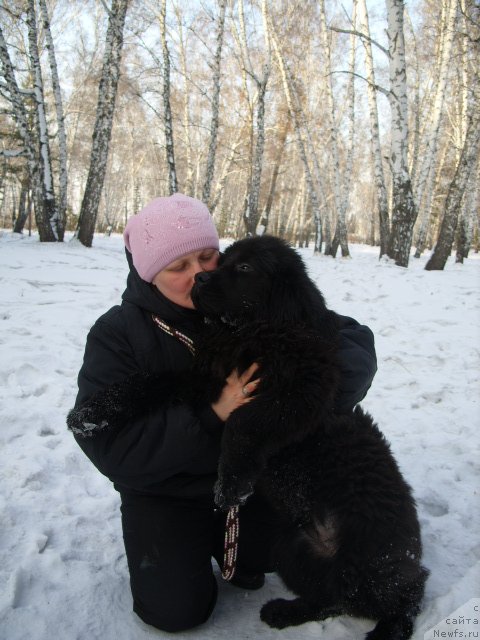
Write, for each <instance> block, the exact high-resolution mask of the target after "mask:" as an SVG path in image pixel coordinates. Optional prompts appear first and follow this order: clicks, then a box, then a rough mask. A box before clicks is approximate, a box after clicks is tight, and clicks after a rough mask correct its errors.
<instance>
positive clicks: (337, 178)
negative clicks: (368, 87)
mask: <svg viewBox="0 0 480 640" xmlns="http://www.w3.org/2000/svg"><path fill="white" fill-rule="evenodd" d="M355 4H356V3H355V2H354V7H355ZM319 5H320V37H321V42H322V48H323V51H324V56H325V60H326V69H325V73H326V75H327V80H326V83H325V88H326V93H327V102H328V110H329V116H330V144H329V147H330V153H331V156H332V164H333V193H334V199H335V210H336V213H337V221H336V228H335V234H334V237H333V241H332V245H331V247H330V251H329V252H328V253H329V255H331V256H333V257H335V256H336V253H337V250H338V245H339V244H341V246H342V256H344V257H346V256H349V255H350V252H349V250H348V241H347V225H346V206H347V203H348V193H346V194H345V195H346V198H342V184H341V171H340V154H339V150H338V136H337V131H338V126H337V123H336V121H335V112H336V108H335V101H334V99H333V88H332V73H331V71H332V66H331V51H330V42H329V33H328V29H327V19H326V15H325V1H324V0H320V2H319ZM354 10H355V9H354ZM354 28H355V27H354ZM352 37H353V67H354V68H355V36H352ZM351 65H352V58H350V66H351ZM353 73H354V71H352V69H350V74H351V75H350V82H349V90H348V100H351V101H352V102H351V107H350V105H349V106H348V107H347V110H348V109H350V108H354V107H353V101H354V95H355V93H354V84H353V82H354V79H355V78H354V75H353ZM349 117H353V116H352V114H351V113H350V114H349ZM349 124H352V123H349ZM351 132H352V134H353V126H352V127H351ZM352 151H353V149H352ZM345 186H346V185H345Z"/></svg>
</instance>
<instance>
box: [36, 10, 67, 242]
mask: <svg viewBox="0 0 480 640" xmlns="http://www.w3.org/2000/svg"><path fill="white" fill-rule="evenodd" d="M39 5H40V11H41V15H42V26H43V31H44V34H45V41H46V46H47V51H48V61H49V65H50V74H51V81H52V88H53V96H54V101H55V111H56V115H57V136H58V163H59V175H58V239H59V240H60V241H63V237H64V234H65V223H66V218H67V188H68V173H67V136H66V133H65V116H64V113H63V101H62V91H61V88H60V80H59V78H58V68H57V60H56V57H55V48H54V44H53V38H52V34H51V31H50V20H49V17H48V11H47V5H46V2H45V0H39Z"/></svg>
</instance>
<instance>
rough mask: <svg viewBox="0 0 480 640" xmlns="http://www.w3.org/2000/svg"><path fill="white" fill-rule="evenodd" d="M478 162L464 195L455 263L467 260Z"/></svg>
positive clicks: (479, 170) (479, 176) (476, 195)
mask: <svg viewBox="0 0 480 640" xmlns="http://www.w3.org/2000/svg"><path fill="white" fill-rule="evenodd" d="M479 183H480V162H479V160H478V158H477V169H476V171H472V172H471V173H470V181H469V182H468V184H467V188H466V190H465V194H464V198H463V199H464V206H463V213H462V216H461V219H460V222H459V225H458V230H457V238H456V250H457V251H456V257H455V262H460V263H463V261H464V259H466V258H468V253H469V251H470V246H471V244H472V236H473V226H474V220H475V215H476V211H475V206H476V204H477V203H478V201H479V186H478V185H479Z"/></svg>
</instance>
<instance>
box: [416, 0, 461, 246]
mask: <svg viewBox="0 0 480 640" xmlns="http://www.w3.org/2000/svg"><path fill="white" fill-rule="evenodd" d="M444 1H445V5H444V7H445V14H446V15H445V21H444V23H443V25H442V45H441V49H440V50H441V58H440V64H439V70H438V80H437V86H436V89H435V97H434V101H433V104H432V109H431V112H430V114H429V118H428V123H427V124H426V126H425V131H424V143H423V151H422V162H421V164H420V169H419V171H418V176H417V182H416V187H415V196H416V202H417V205H418V207H419V208H420V210H421V211H423V216H422V219H421V225H420V231H419V234H418V235H419V238H418V240H417V245H419V248H420V247H421V246H422V245H423V244H424V241H425V237H426V234H427V229H428V224H429V217H430V209H431V202H432V198H433V191H434V189H435V167H436V162H437V157H438V143H439V139H440V125H441V121H442V116H443V105H444V102H445V93H446V86H447V81H448V77H449V73H448V72H449V68H450V66H451V64H452V60H451V56H452V46H453V35H454V31H455V20H456V14H457V7H458V0H444ZM460 147H461V145H460Z"/></svg>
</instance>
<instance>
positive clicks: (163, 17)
mask: <svg viewBox="0 0 480 640" xmlns="http://www.w3.org/2000/svg"><path fill="white" fill-rule="evenodd" d="M160 37H161V40H162V54H163V119H164V128H165V151H166V154H167V167H168V194H169V195H172V194H173V193H176V192H177V191H178V181H177V170H176V167H175V149H174V142H173V120H172V108H171V105H170V52H169V50H168V44H167V0H162V5H161V8H160Z"/></svg>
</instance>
